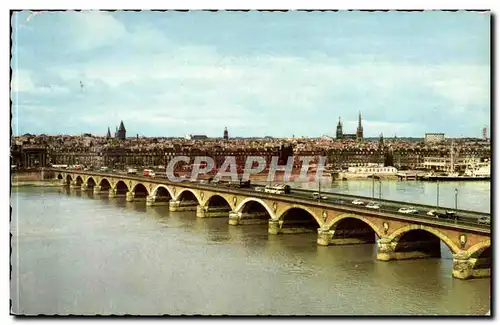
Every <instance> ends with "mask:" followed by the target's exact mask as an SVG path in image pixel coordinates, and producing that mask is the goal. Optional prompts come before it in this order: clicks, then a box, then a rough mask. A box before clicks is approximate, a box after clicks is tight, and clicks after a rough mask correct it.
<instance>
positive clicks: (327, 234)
mask: <svg viewBox="0 0 500 325" xmlns="http://www.w3.org/2000/svg"><path fill="white" fill-rule="evenodd" d="M332 238H333V231H332V230H324V229H321V228H319V229H318V239H317V240H316V243H317V244H318V245H321V246H328V245H330V242H331V241H332Z"/></svg>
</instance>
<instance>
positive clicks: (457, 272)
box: [452, 252, 491, 280]
mask: <svg viewBox="0 0 500 325" xmlns="http://www.w3.org/2000/svg"><path fill="white" fill-rule="evenodd" d="M474 266H476V267H474ZM452 275H453V277H454V278H456V279H461V280H467V279H473V278H483V277H490V276H491V258H481V259H476V258H472V257H469V256H467V254H465V253H464V252H460V253H458V254H454V255H453V269H452Z"/></svg>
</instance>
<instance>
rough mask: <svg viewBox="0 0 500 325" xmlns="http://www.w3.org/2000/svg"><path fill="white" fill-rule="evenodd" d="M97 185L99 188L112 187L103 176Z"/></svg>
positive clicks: (107, 188) (106, 188)
mask: <svg viewBox="0 0 500 325" xmlns="http://www.w3.org/2000/svg"><path fill="white" fill-rule="evenodd" d="M99 186H100V187H101V190H109V189H110V188H111V187H112V186H111V182H110V181H109V180H108V179H107V178H105V177H104V178H101V180H100V181H99Z"/></svg>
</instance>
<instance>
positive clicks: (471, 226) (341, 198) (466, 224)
mask: <svg viewBox="0 0 500 325" xmlns="http://www.w3.org/2000/svg"><path fill="white" fill-rule="evenodd" d="M52 170H53V171H54V172H64V173H72V174H82V175H88V176H100V177H114V178H120V179H127V180H135V181H143V182H149V183H154V184H164V185H169V186H182V187H186V188H192V189H204V190H208V191H217V192H221V193H229V194H239V195H247V196H252V197H256V198H261V199H276V200H279V201H284V202H290V203H300V204H307V205H314V206H319V207H325V208H330V209H335V210H339V211H345V212H346V213H357V214H364V215H375V216H380V217H385V218H391V219H399V220H408V221H418V222H420V223H424V224H428V225H439V226H444V227H447V228H453V229H463V230H468V231H472V232H478V233H483V234H489V233H490V226H489V225H484V224H478V223H477V218H478V217H480V216H490V214H489V213H483V212H477V211H469V210H454V211H456V214H457V215H458V216H459V219H458V220H449V219H441V218H436V217H433V216H428V215H427V214H426V213H427V211H429V210H436V207H435V206H429V205H423V204H415V203H410V202H401V201H393V200H385V199H376V198H371V197H364V196H356V195H348V194H340V193H331V192H322V195H325V196H326V197H327V199H326V200H318V199H314V198H313V197H312V193H313V192H316V191H315V190H304V189H296V188H292V192H291V193H290V194H273V193H265V192H258V191H255V189H254V186H252V187H250V188H230V187H226V186H224V185H223V184H218V185H215V184H200V183H196V182H190V181H183V182H172V181H170V180H168V179H166V178H151V177H144V176H142V175H127V174H118V173H103V172H93V171H79V170H66V169H52ZM355 199H359V200H362V201H365V203H366V202H371V201H373V202H376V203H379V204H380V206H381V208H380V209H370V208H367V207H364V206H356V205H353V204H352V203H351V201H352V200H355ZM405 206H412V207H415V208H417V209H419V210H421V211H419V213H418V214H404V213H399V212H398V209H399V208H401V207H405ZM440 209H443V208H440ZM448 210H451V209H448Z"/></svg>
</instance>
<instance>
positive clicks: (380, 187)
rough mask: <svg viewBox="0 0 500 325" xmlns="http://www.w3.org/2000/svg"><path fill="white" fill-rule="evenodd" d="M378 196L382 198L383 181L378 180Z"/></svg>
mask: <svg viewBox="0 0 500 325" xmlns="http://www.w3.org/2000/svg"><path fill="white" fill-rule="evenodd" d="M378 198H379V200H382V181H381V180H379V181H378Z"/></svg>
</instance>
